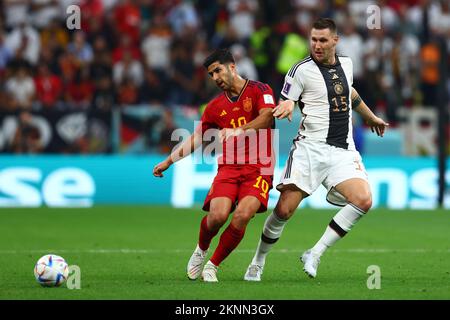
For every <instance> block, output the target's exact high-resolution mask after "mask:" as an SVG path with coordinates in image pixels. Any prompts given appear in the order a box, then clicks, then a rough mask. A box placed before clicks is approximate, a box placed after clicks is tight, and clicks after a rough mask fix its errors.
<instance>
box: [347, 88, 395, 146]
mask: <svg viewBox="0 0 450 320" xmlns="http://www.w3.org/2000/svg"><path fill="white" fill-rule="evenodd" d="M352 106H353V110H355V111H356V112H358V113H359V114H360V115H361V117H362V118H363V119H364V121H365V122H366V123H367V125H368V126H369V127H370V130H372V132H376V133H377V135H378V136H380V137H382V136H383V135H384V131H385V130H386V128H387V127H388V126H389V123H387V122H385V121H384V120H383V119H381V118H379V117H377V116H376V115H375V114H374V113H373V112H372V110H370V109H369V107H368V106H367V105H366V104H365V102H364V101H363V100H362V99H361V97H360V95H359V94H358V91H356V89H355V88H352Z"/></svg>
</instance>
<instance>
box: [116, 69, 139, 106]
mask: <svg viewBox="0 0 450 320" xmlns="http://www.w3.org/2000/svg"><path fill="white" fill-rule="evenodd" d="M138 101H139V90H138V87H137V85H136V83H135V82H134V81H133V79H131V78H129V77H125V78H124V79H123V80H122V82H121V83H120V84H119V86H118V88H117V102H118V103H119V105H120V106H121V107H122V108H123V107H127V106H130V105H135V104H137V103H138Z"/></svg>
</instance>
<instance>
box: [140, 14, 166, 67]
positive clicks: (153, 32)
mask: <svg viewBox="0 0 450 320" xmlns="http://www.w3.org/2000/svg"><path fill="white" fill-rule="evenodd" d="M172 37H173V35H172V32H171V30H170V28H169V26H168V24H167V21H166V20H165V18H164V16H163V15H162V14H161V13H156V14H155V16H154V17H153V20H152V23H151V26H150V28H149V29H148V31H147V35H146V36H145V37H144V38H143V39H142V47H141V48H142V53H143V54H144V59H145V64H146V66H147V67H149V68H151V69H153V70H155V71H157V72H158V73H159V74H160V76H164V75H165V72H166V70H167V69H168V68H169V64H170V46H171V43H172Z"/></svg>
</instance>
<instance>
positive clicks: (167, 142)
mask: <svg viewBox="0 0 450 320" xmlns="http://www.w3.org/2000/svg"><path fill="white" fill-rule="evenodd" d="M161 127H162V130H161V132H160V134H159V144H158V151H159V153H162V154H169V153H170V151H171V150H173V148H174V147H175V145H176V144H177V142H176V141H172V132H173V131H174V130H175V129H176V128H177V127H176V126H175V123H174V120H173V114H172V112H171V111H170V110H165V111H164V112H163V118H162V126H161Z"/></svg>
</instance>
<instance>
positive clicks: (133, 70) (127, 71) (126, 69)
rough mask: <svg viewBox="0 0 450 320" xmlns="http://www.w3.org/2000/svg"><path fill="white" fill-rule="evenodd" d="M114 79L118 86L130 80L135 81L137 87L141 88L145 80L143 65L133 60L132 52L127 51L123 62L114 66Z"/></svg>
mask: <svg viewBox="0 0 450 320" xmlns="http://www.w3.org/2000/svg"><path fill="white" fill-rule="evenodd" d="M113 78H114V83H116V85H119V84H121V83H122V82H123V81H124V79H125V78H128V79H129V80H131V81H133V84H134V85H135V86H136V87H138V86H140V85H141V83H142V80H143V78H144V69H143V66H142V63H141V62H140V61H139V60H137V59H133V57H132V55H131V52H128V51H125V52H124V54H123V57H122V60H120V61H119V62H117V63H116V64H114V67H113Z"/></svg>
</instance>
